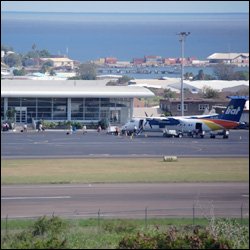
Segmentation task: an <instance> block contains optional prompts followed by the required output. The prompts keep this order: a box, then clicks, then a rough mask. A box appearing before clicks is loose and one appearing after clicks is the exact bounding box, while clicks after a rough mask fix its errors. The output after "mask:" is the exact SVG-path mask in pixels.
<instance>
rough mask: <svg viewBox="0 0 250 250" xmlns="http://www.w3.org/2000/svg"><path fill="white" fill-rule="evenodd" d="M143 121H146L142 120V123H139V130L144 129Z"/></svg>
mask: <svg viewBox="0 0 250 250" xmlns="http://www.w3.org/2000/svg"><path fill="white" fill-rule="evenodd" d="M143 121H144V120H140V121H139V130H141V129H143Z"/></svg>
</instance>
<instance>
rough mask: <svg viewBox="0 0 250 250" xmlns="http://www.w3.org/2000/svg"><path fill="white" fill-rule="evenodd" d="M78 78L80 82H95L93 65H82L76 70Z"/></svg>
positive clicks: (94, 67)
mask: <svg viewBox="0 0 250 250" xmlns="http://www.w3.org/2000/svg"><path fill="white" fill-rule="evenodd" d="M77 74H78V76H80V79H82V80H95V79H96V75H97V73H96V66H95V65H94V64H93V63H82V64H80V65H79V68H78V70H77Z"/></svg>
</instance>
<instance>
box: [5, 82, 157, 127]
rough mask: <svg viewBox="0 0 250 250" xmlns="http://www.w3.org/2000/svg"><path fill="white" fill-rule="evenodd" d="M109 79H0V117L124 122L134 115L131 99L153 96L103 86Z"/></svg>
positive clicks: (18, 120) (144, 91) (142, 91)
mask: <svg viewBox="0 0 250 250" xmlns="http://www.w3.org/2000/svg"><path fill="white" fill-rule="evenodd" d="M107 81H108V80H66V81H65V80H61V81H60V80H58V81H53V80H50V81H45V80H43V81H42V80H40V81H39V80H37V81H33V80H3V81H2V82H1V118H2V119H4V120H6V118H7V117H6V112H7V110H10V109H14V110H15V111H16V123H31V122H32V121H38V120H49V121H66V120H67V121H71V120H73V121H79V122H83V123H85V124H86V123H97V122H98V121H100V120H101V119H108V120H109V121H110V123H111V124H123V123H126V122H127V121H128V120H130V119H131V118H132V117H133V99H134V98H135V97H152V96H154V94H153V93H152V92H151V91H150V90H148V89H146V88H143V87H136V86H133V87H131V86H106V83H107Z"/></svg>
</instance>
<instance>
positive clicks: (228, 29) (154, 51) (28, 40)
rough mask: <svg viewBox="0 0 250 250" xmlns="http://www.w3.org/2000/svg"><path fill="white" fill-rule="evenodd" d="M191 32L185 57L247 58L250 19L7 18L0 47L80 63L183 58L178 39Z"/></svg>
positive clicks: (218, 16)
mask: <svg viewBox="0 0 250 250" xmlns="http://www.w3.org/2000/svg"><path fill="white" fill-rule="evenodd" d="M181 31H189V32H191V34H190V35H189V36H188V37H187V38H186V42H185V57H188V56H194V57H196V58H198V59H205V58H206V57H208V56H209V55H210V54H212V53H215V52H224V53H228V52H245V53H247V52H249V15H248V14H244V13H230V14H218V13H217V14H152V13H149V14H117V13H113V14H99V13H98V14H97V13H89V14H84V13H32V12H31V13H27V12H22V13H18V12H10V13H7V12H3V13H2V15H1V44H4V45H6V46H12V47H13V48H14V50H15V51H17V52H19V53H26V52H28V51H30V50H32V45H33V44H36V46H37V49H39V50H41V49H47V50H48V51H49V52H51V53H52V54H68V56H69V57H70V58H71V59H74V60H79V61H81V62H83V61H87V60H94V59H98V58H100V57H116V58H117V59H118V60H128V61H131V60H132V59H133V58H142V57H144V56H145V55H159V56H162V57H180V56H181V45H180V42H179V39H178V35H176V34H177V33H179V32H181Z"/></svg>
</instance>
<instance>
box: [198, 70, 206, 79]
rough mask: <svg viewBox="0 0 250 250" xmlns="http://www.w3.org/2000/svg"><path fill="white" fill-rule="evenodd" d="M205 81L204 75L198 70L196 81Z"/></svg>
mask: <svg viewBox="0 0 250 250" xmlns="http://www.w3.org/2000/svg"><path fill="white" fill-rule="evenodd" d="M204 79H205V74H204V72H203V70H202V69H200V70H199V72H198V75H197V80H204Z"/></svg>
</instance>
